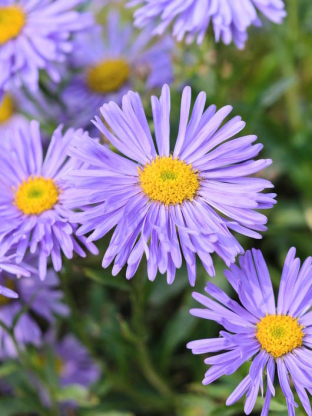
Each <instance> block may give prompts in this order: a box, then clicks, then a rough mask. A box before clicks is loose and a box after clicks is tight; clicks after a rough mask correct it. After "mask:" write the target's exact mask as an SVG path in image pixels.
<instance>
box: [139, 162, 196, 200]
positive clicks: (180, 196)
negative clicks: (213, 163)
mask: <svg viewBox="0 0 312 416" xmlns="http://www.w3.org/2000/svg"><path fill="white" fill-rule="evenodd" d="M139 178H140V185H141V188H142V190H143V192H144V193H145V194H146V195H147V196H148V197H149V198H150V199H151V200H152V201H157V202H161V203H163V204H165V205H169V204H182V203H183V202H184V201H186V200H189V201H192V200H193V198H194V197H195V194H196V192H197V191H198V189H199V177H198V173H197V171H195V170H194V169H193V168H192V165H188V164H186V163H185V162H184V161H182V160H179V159H173V158H172V156H169V157H166V156H165V157H159V156H157V158H156V159H154V160H153V161H152V162H151V163H148V164H147V165H145V166H144V168H143V169H142V170H141V169H139Z"/></svg>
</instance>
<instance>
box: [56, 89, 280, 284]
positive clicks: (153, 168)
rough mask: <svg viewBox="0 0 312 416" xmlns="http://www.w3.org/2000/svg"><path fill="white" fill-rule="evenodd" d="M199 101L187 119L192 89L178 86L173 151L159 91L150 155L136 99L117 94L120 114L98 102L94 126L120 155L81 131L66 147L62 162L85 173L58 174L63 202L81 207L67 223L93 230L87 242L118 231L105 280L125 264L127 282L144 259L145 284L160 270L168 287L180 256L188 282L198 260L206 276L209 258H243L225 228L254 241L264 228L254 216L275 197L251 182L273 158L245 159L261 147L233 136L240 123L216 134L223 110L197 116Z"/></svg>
mask: <svg viewBox="0 0 312 416" xmlns="http://www.w3.org/2000/svg"><path fill="white" fill-rule="evenodd" d="M205 103H206V95H205V93H204V92H201V93H200V94H199V95H198V97H197V99H196V102H195V104H194V108H193V112H192V114H191V117H190V120H189V115H190V106H191V89H190V87H186V88H185V89H184V91H183V96H182V102H181V115H180V128H179V133H178V137H177V139H176V141H175V144H174V147H173V151H172V152H170V90H169V87H168V86H167V85H165V86H164V87H163V90H162V94H161V97H160V99H159V100H158V99H157V98H156V97H152V110H153V119H154V128H155V138H156V144H157V150H156V147H155V145H154V141H153V137H152V135H151V132H150V129H149V126H148V122H147V119H146V116H145V114H144V111H143V106H142V102H141V100H140V96H139V94H137V93H134V92H129V93H128V94H127V95H125V96H124V97H123V100H122V108H119V107H118V106H117V105H116V104H115V103H113V102H110V103H108V104H104V106H103V107H102V108H101V114H102V116H103V119H104V120H105V123H103V122H102V121H101V119H100V118H98V117H96V120H95V125H96V126H97V127H98V129H99V131H100V132H101V133H102V134H103V135H104V136H105V137H106V138H107V139H108V140H109V141H110V143H111V144H112V145H113V146H115V148H116V149H117V150H118V151H119V152H120V153H121V154H122V155H118V154H116V153H114V152H112V151H111V150H109V149H108V148H107V147H105V146H103V145H101V144H99V143H95V142H94V140H92V139H91V138H86V137H85V136H82V135H79V134H76V137H75V139H73V140H72V142H71V144H70V146H69V148H68V153H69V155H70V156H71V157H72V158H73V159H74V160H77V162H78V163H79V162H80V163H87V164H90V168H88V169H84V170H72V171H70V172H68V173H67V174H66V175H64V182H65V183H66V185H67V186H68V187H70V188H76V193H72V196H73V197H72V199H67V201H66V204H67V206H68V207H69V208H80V209H81V212H78V213H73V214H72V215H71V217H70V218H71V220H72V221H74V222H78V223H80V224H81V227H80V228H79V229H78V230H77V235H84V234H86V233H90V232H91V231H92V233H91V234H90V235H89V237H88V240H87V241H89V242H91V241H94V240H98V239H99V238H101V237H103V236H104V235H105V234H107V233H108V232H109V231H110V230H112V229H114V228H115V227H116V228H115V230H114V233H113V236H112V239H111V242H110V245H109V247H108V249H107V251H106V253H105V256H104V259H103V263H102V265H103V267H108V266H109V265H110V264H111V263H112V262H113V261H114V267H113V270H112V273H113V275H116V274H117V273H119V271H120V270H121V269H122V267H123V266H124V265H125V264H126V263H127V272H126V277H127V278H128V279H130V278H131V277H132V276H133V275H134V274H135V272H136V270H137V268H138V266H139V264H140V262H141V259H142V257H143V255H144V253H145V255H146V258H147V270H148V278H149V279H150V280H154V279H155V277H156V274H157V271H158V270H159V271H160V272H161V273H165V272H167V281H168V283H169V284H171V283H172V282H173V280H174V278H175V273H176V269H177V268H180V267H181V264H182V256H183V257H184V258H185V261H186V265H187V270H188V276H189V281H190V284H191V285H194V284H195V279H196V254H197V255H198V257H199V258H200V260H201V262H202V264H203V265H204V267H205V269H206V270H207V272H208V273H209V274H210V275H211V276H214V274H215V270H214V266H213V261H212V257H211V254H212V253H213V252H216V253H217V254H218V255H219V256H220V257H221V258H222V259H223V260H224V261H225V263H226V264H227V265H230V264H231V263H233V262H234V261H235V257H236V256H237V254H239V253H243V248H242V247H241V246H240V244H239V243H238V241H237V240H236V239H235V237H234V236H233V235H232V233H231V230H235V231H237V232H239V233H241V234H245V235H247V236H249V237H253V238H261V234H259V231H265V230H266V226H265V223H266V222H267V218H266V217H265V216H264V215H263V214H260V213H258V212H257V211H255V210H256V209H268V208H271V207H272V206H273V204H274V203H275V201H274V197H275V194H262V193H261V191H262V190H263V189H264V188H271V187H272V184H271V183H270V182H269V181H267V180H265V179H261V178H253V177H249V175H252V174H254V173H256V172H259V171H260V170H262V169H264V168H265V167H267V166H268V165H270V164H271V160H258V161H255V160H253V158H254V157H256V156H257V155H258V153H259V152H260V150H261V149H262V145H261V144H255V145H252V143H253V142H254V141H255V140H256V136H244V137H239V138H236V139H232V138H233V137H234V136H235V135H236V134H238V133H239V132H240V131H241V130H242V129H243V128H244V126H245V123H244V122H243V121H242V120H241V117H238V116H237V117H234V118H232V119H231V120H230V121H228V122H227V123H226V124H224V125H223V126H222V127H221V128H220V126H221V124H222V123H223V122H224V119H225V118H226V117H227V116H228V115H229V113H230V112H231V111H232V107H231V106H226V107H223V108H221V109H220V110H219V111H217V112H216V107H215V106H214V105H211V106H210V107H208V108H207V110H205V111H204V107H205ZM229 139H232V140H229ZM94 204H95V205H94Z"/></svg>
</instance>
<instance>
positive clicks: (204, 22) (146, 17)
mask: <svg viewBox="0 0 312 416" xmlns="http://www.w3.org/2000/svg"><path fill="white" fill-rule="evenodd" d="M135 5H140V6H141V7H140V8H139V9H138V10H136V11H135V13H134V18H135V25H136V26H137V27H140V28H142V27H144V26H146V25H147V24H149V23H151V22H152V24H153V26H154V30H153V32H152V34H153V35H160V34H163V33H164V31H165V30H166V29H167V27H168V26H169V25H171V24H173V35H174V37H176V38H177V40H178V41H181V40H183V38H184V37H186V41H187V42H188V43H191V42H193V41H194V39H195V38H197V43H201V42H202V41H203V38H204V36H205V34H206V32H207V30H208V27H209V25H210V22H211V24H212V26H213V30H214V33H215V39H216V41H217V42H218V41H220V40H222V42H224V43H225V44H229V43H231V42H232V41H234V42H235V44H236V46H237V47H238V48H243V47H244V45H245V42H246V40H247V29H248V27H249V26H252V25H254V26H260V25H261V20H260V19H259V17H258V11H260V12H261V13H262V14H264V15H265V17H267V18H268V19H270V20H271V21H273V22H274V23H281V22H282V20H283V18H284V17H285V16H286V12H285V5H284V1H283V0H266V1H262V0H235V1H233V0H215V1H212V0H190V1H185V0H132V1H129V3H128V6H129V7H131V6H135Z"/></svg>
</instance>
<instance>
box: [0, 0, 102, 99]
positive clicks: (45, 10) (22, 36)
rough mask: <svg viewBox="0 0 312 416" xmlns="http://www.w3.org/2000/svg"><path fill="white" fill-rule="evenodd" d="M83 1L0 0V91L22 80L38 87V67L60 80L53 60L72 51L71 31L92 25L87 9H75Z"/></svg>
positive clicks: (28, 84)
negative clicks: (85, 11) (83, 10)
mask: <svg viewBox="0 0 312 416" xmlns="http://www.w3.org/2000/svg"><path fill="white" fill-rule="evenodd" d="M83 3H86V0H67V1H63V0H55V1H52V0H44V1H43V0H38V1H35V2H34V1H32V0H5V1H3V0H2V1H1V2H0V53H1V61H0V91H1V90H3V89H4V90H8V89H11V88H12V87H17V88H19V87H21V85H23V84H24V85H25V86H27V87H28V88H29V89H30V90H32V91H36V90H38V83H39V70H41V69H42V70H45V71H46V72H47V73H48V75H49V76H50V77H51V79H52V80H53V81H54V82H59V81H60V74H59V71H58V68H57V65H56V64H58V63H62V62H64V60H65V58H66V55H68V54H69V53H70V52H71V51H72V48H73V44H72V39H71V35H72V34H74V33H77V32H80V31H82V30H86V29H91V28H92V27H93V26H94V20H93V17H92V15H91V14H90V13H80V12H78V11H77V10H76V9H75V7H77V6H79V5H81V4H83ZM12 22H14V24H12Z"/></svg>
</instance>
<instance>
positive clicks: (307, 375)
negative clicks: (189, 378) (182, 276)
mask: <svg viewBox="0 0 312 416" xmlns="http://www.w3.org/2000/svg"><path fill="white" fill-rule="evenodd" d="M295 254H296V250H295V248H291V249H290V250H289V252H288V254H287V257H286V260H285V264H284V268H283V272H282V277H281V282H280V288H279V293H278V298H277V303H276V302H275V297H274V292H273V287H272V283H271V278H270V275H269V271H268V268H267V266H266V263H265V260H264V258H263V256H262V253H261V251H260V250H255V249H253V250H252V252H251V251H247V252H246V254H245V256H243V257H240V259H239V266H236V265H232V266H231V268H230V270H227V271H225V276H226V277H227V279H228V281H229V283H230V284H231V286H232V287H233V289H234V290H235V292H236V293H237V294H238V297H239V300H240V302H241V304H239V303H238V302H236V301H234V300H232V299H230V298H229V296H228V295H227V294H226V293H224V292H223V291H222V290H221V289H219V288H217V287H216V286H215V285H213V284H212V283H208V284H207V286H206V289H205V290H206V292H207V293H208V294H209V295H210V297H207V296H204V295H201V294H200V293H194V294H193V297H194V299H196V300H197V301H198V302H199V303H201V304H202V305H203V306H204V307H205V308H204V309H192V310H191V314H192V315H194V316H197V317H200V318H204V319H208V320H213V321H215V322H217V323H219V324H220V325H222V326H223V327H224V328H225V331H221V332H220V337H219V338H214V339H202V340H198V341H192V342H190V343H189V344H188V348H190V349H191V350H192V352H193V353H194V354H210V353H219V354H218V355H214V356H210V357H208V358H207V359H206V360H205V363H206V364H208V365H210V366H211V367H210V369H209V370H208V371H207V372H206V374H205V378H204V380H203V384H205V385H207V384H210V383H212V382H213V381H215V380H217V379H218V378H219V377H221V376H223V375H230V374H233V373H234V372H235V371H236V370H237V369H238V368H239V367H240V366H241V365H242V364H243V363H245V362H247V361H249V360H252V364H251V366H250V369H249V374H248V375H247V376H246V377H245V378H244V379H243V381H242V382H241V383H240V384H239V385H238V386H237V388H236V389H235V391H234V392H233V393H232V394H231V396H230V397H229V398H228V400H227V402H226V404H227V405H231V404H233V403H235V402H236V401H237V400H239V399H240V398H241V397H243V396H244V395H245V394H246V397H247V399H246V403H245V413H246V414H250V413H251V412H252V410H253V408H254V405H255V402H256V399H257V396H258V393H259V389H260V390H261V392H262V395H263V375H264V373H266V374H267V391H266V396H265V400H264V404H263V409H262V413H261V415H262V416H265V415H268V413H269V408H270V402H271V398H272V396H274V395H275V389H274V386H273V383H274V377H275V372H276V370H277V376H278V381H279V384H280V386H281V389H282V391H283V393H284V395H285V397H286V402H287V407H288V414H289V415H295V407H297V406H298V405H297V404H296V402H295V398H294V395H293V392H292V390H291V386H290V377H291V380H292V382H293V385H294V388H295V390H296V392H297V394H298V397H299V399H300V401H301V403H302V405H303V407H304V409H305V411H306V412H307V414H308V415H311V414H312V411H311V406H310V402H309V398H308V395H307V392H309V393H311V385H312V384H311V383H312V379H311V369H312V350H311V347H312V343H311V333H312V312H311V311H310V309H311V306H312V258H311V257H309V258H307V259H306V260H305V262H304V263H303V265H302V267H301V268H300V260H299V259H298V258H295Z"/></svg>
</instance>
